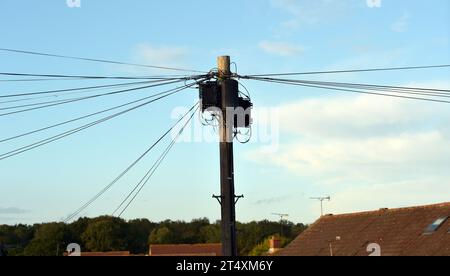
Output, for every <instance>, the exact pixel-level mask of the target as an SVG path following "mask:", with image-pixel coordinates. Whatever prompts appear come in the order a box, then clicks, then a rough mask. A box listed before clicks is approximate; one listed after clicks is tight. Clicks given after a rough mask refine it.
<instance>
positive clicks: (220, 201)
mask: <svg viewBox="0 0 450 276" xmlns="http://www.w3.org/2000/svg"><path fill="white" fill-rule="evenodd" d="M212 197H213V198H215V199H217V201H218V202H219V204H220V205H221V206H222V199H223V196H216V195H213V196H212Z"/></svg>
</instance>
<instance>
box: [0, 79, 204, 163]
mask: <svg viewBox="0 0 450 276" xmlns="http://www.w3.org/2000/svg"><path fill="white" fill-rule="evenodd" d="M198 82H199V81H197V82H195V83H192V84H190V85H188V86H183V87H182V88H174V89H170V90H168V91H166V92H167V94H164V95H162V96H160V97H158V98H156V99H153V100H150V101H146V102H144V103H142V104H139V105H136V106H133V107H131V108H129V109H126V110H123V111H120V112H118V113H115V114H112V115H109V116H107V117H104V118H102V119H99V120H96V121H94V122H91V123H88V124H85V125H83V126H80V127H77V128H75V129H71V130H69V131H66V132H63V133H60V134H57V135H55V136H52V137H50V138H47V139H43V140H40V141H38V142H35V143H32V144H30V145H27V146H24V147H21V148H18V149H15V150H13V151H10V152H6V153H3V154H0V161H1V160H5V159H7V158H11V157H13V156H16V155H18V154H21V153H24V152H27V151H30V150H32V149H35V148H38V147H41V146H43V145H46V144H49V143H51V142H54V141H57V140H60V139H62V138H65V137H67V136H70V135H72V134H75V133H78V132H80V131H82V130H85V129H87V128H90V127H92V126H95V125H98V124H101V123H103V122H106V121H108V120H111V119H113V118H116V117H118V116H120V115H123V114H125V113H128V112H130V111H133V110H135V109H138V108H141V107H143V106H146V105H148V104H150V103H153V102H156V101H158V100H160V99H163V98H166V97H168V96H170V95H173V94H175V93H178V92H180V91H182V90H185V89H187V88H189V87H191V86H193V85H195V84H197V83H198ZM169 91H170V92H169Z"/></svg>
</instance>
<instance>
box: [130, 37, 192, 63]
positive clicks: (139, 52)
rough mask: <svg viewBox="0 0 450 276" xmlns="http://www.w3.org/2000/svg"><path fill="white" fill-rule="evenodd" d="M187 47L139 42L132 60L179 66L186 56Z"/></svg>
mask: <svg viewBox="0 0 450 276" xmlns="http://www.w3.org/2000/svg"><path fill="white" fill-rule="evenodd" d="M188 52H189V51H188V49H186V48H184V47H178V46H154V45H151V44H147V43H142V44H139V45H137V46H136V47H135V50H134V60H136V61H137V62H139V63H144V64H150V65H156V66H167V67H176V66H178V67H181V66H182V65H183V64H184V62H185V60H186V58H187V56H188Z"/></svg>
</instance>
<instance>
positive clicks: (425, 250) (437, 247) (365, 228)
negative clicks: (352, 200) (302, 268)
mask: <svg viewBox="0 0 450 276" xmlns="http://www.w3.org/2000/svg"><path fill="white" fill-rule="evenodd" d="M440 218H448V219H447V220H444V221H443V222H442V221H438V222H441V224H440V225H439V227H438V228H437V229H436V231H434V232H431V233H428V234H426V233H425V232H426V229H427V228H428V227H430V226H431V225H432V224H433V223H434V222H436V221H437V220H438V219H440ZM371 243H377V244H378V245H380V247H381V255H382V256H442V255H444V256H450V203H442V204H436V205H428V206H419V207H410V208H399V209H380V210H378V211H372V212H362V213H354V214H343V215H326V216H323V217H321V218H320V219H319V220H317V221H316V222H315V223H314V224H312V225H311V226H310V227H309V228H308V229H307V230H306V231H304V232H303V233H302V234H300V235H299V236H298V237H297V238H296V239H295V240H294V241H293V242H292V243H291V244H289V245H288V246H287V247H286V248H284V249H283V250H281V251H280V252H278V254H277V255H280V256H330V255H331V251H332V252H333V255H334V256H368V255H369V254H370V253H369V252H368V251H367V246H368V245H369V244H371ZM330 245H331V250H330Z"/></svg>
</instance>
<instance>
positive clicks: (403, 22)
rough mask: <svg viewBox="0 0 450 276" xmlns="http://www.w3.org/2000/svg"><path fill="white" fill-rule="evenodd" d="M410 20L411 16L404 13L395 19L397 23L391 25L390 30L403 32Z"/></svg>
mask: <svg viewBox="0 0 450 276" xmlns="http://www.w3.org/2000/svg"><path fill="white" fill-rule="evenodd" d="M410 19H411V16H410V15H409V14H408V13H406V12H405V13H404V14H403V15H402V16H401V17H400V18H399V19H397V21H395V22H394V23H393V24H392V26H391V29H392V30H393V31H394V32H397V33H403V32H405V31H406V29H407V28H408V25H409V20H410Z"/></svg>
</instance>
